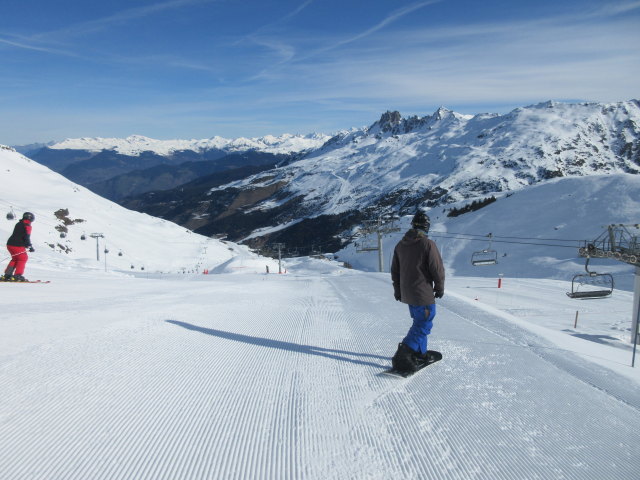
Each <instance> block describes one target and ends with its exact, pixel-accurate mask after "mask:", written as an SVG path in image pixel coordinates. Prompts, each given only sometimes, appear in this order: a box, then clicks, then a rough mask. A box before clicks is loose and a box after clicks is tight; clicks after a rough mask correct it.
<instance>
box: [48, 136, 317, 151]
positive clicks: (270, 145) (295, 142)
mask: <svg viewBox="0 0 640 480" xmlns="http://www.w3.org/2000/svg"><path fill="white" fill-rule="evenodd" d="M329 138H330V137H329V136H328V135H323V134H317V133H316V134H310V135H292V134H284V135H281V136H273V135H267V136H264V137H257V138H242V137H241V138H236V139H227V138H223V137H219V136H214V137H211V138H208V139H201V140H195V139H191V140H180V139H174V140H157V139H153V138H149V137H145V136H144V135H130V136H128V137H126V138H101V137H94V138H87V137H82V138H68V139H66V140H64V141H62V142H59V143H56V144H54V145H51V146H50V147H49V148H51V149H55V150H87V151H90V152H100V151H102V150H114V151H116V152H117V153H120V154H122V155H132V156H135V155H140V154H141V153H142V152H146V151H151V152H154V153H157V154H158V155H170V154H172V153H173V152H176V151H184V150H193V151H196V152H200V151H203V150H209V149H218V150H228V151H230V152H235V151H246V150H257V151H263V152H268V153H283V154H286V153H296V152H299V151H303V150H309V149H314V148H318V147H319V146H321V145H322V144H323V143H324V142H325V141H327V140H328V139H329Z"/></svg>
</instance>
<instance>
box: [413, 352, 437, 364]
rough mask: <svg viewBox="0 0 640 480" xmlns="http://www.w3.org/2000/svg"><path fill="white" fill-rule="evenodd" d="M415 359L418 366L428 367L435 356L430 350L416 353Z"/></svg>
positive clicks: (434, 359)
mask: <svg viewBox="0 0 640 480" xmlns="http://www.w3.org/2000/svg"><path fill="white" fill-rule="evenodd" d="M415 357H416V362H417V363H418V365H424V364H427V365H428V364H430V363H433V362H435V361H436V356H435V355H434V354H433V352H432V351H430V350H427V351H426V352H424V353H416V354H415Z"/></svg>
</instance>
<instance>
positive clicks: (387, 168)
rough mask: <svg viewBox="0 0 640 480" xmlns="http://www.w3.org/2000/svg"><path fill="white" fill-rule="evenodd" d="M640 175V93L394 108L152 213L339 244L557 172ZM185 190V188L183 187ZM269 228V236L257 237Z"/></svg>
mask: <svg viewBox="0 0 640 480" xmlns="http://www.w3.org/2000/svg"><path fill="white" fill-rule="evenodd" d="M638 173H640V102H638V101H637V100H631V101H626V102H619V103H613V104H598V103H580V104H563V103H555V102H546V103H541V104H538V105H533V106H529V107H523V108H517V109H515V110H513V111H512V112H510V113H508V114H505V115H497V114H480V115H475V116H470V115H461V114H458V113H455V112H452V111H449V110H447V109H444V108H440V109H438V110H437V111H436V112H435V113H433V114H432V115H428V116H425V117H417V116H416V117H410V118H403V117H402V116H401V115H400V113H398V112H386V113H384V114H383V115H382V116H381V118H380V120H378V121H376V122H375V123H373V124H372V125H371V126H369V127H367V128H361V129H352V130H349V131H344V132H342V133H340V134H338V135H335V136H334V137H332V138H331V139H330V140H329V141H327V142H326V143H325V144H324V145H323V146H322V147H321V148H319V149H317V150H315V151H313V152H311V153H309V154H307V155H306V156H304V157H303V158H301V159H300V160H297V161H295V162H291V163H288V164H286V165H283V166H280V167H278V168H275V169H272V170H268V171H264V172H261V173H258V174H255V175H251V176H249V177H247V178H244V179H242V180H238V181H235V182H232V183H227V184H224V185H218V186H215V187H214V188H210V189H208V190H206V189H205V188H203V189H202V190H201V191H200V193H199V194H196V193H194V192H193V189H191V190H190V192H191V194H190V196H189V197H188V198H187V197H185V196H183V195H181V194H179V193H172V192H163V193H162V194H157V193H156V194H154V195H146V196H144V197H143V198H142V199H141V200H139V201H137V202H136V205H135V208H140V209H142V210H144V211H153V212H154V214H155V215H160V216H162V217H163V218H170V219H172V220H174V221H176V222H178V223H180V224H182V225H188V226H189V227H190V228H194V229H197V231H200V232H202V233H204V234H206V235H210V234H213V233H221V232H224V233H227V234H229V235H230V238H234V239H237V240H240V239H248V238H251V241H252V242H254V243H255V244H256V245H259V244H260V242H262V241H264V239H265V238H268V239H269V240H271V241H282V242H285V243H289V244H294V245H296V246H302V245H303V244H306V245H308V246H311V245H312V244H313V243H315V244H316V245H317V244H319V243H325V244H329V245H330V248H335V247H336V245H339V244H340V243H339V241H338V240H337V239H338V237H340V236H342V238H344V237H345V235H346V236H349V235H350V233H351V232H350V229H351V227H353V226H354V225H357V224H359V223H361V222H362V221H363V220H366V219H367V218H371V217H373V216H375V215H378V214H379V213H381V212H383V213H395V214H400V215H405V214H409V213H413V212H414V211H415V209H416V207H418V206H422V207H428V208H434V207H439V208H453V207H456V208H459V207H463V206H465V204H467V203H471V201H472V200H474V199H482V198H487V197H491V196H495V197H497V198H502V197H505V196H506V195H508V194H511V193H513V192H516V191H519V190H522V189H524V188H528V187H529V186H531V185H535V184H539V183H542V182H547V181H549V180H551V179H554V178H571V177H585V176H591V175H611V174H623V175H633V176H635V175H637V174H638ZM185 189H186V186H185ZM259 237H261V238H259Z"/></svg>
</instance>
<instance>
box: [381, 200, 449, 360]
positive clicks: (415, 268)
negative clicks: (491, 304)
mask: <svg viewBox="0 0 640 480" xmlns="http://www.w3.org/2000/svg"><path fill="white" fill-rule="evenodd" d="M430 225H431V222H430V219H429V217H428V216H427V215H426V214H425V213H423V212H421V211H418V212H417V213H416V214H415V215H414V217H413V219H412V220H411V226H412V228H411V229H410V230H408V231H407V232H406V233H405V235H404V237H403V238H402V240H400V241H399V242H398V244H397V245H396V247H395V250H394V252H393V261H392V264H391V279H392V281H393V292H394V297H395V299H396V300H397V301H400V302H402V303H406V304H408V305H409V314H410V315H411V318H412V319H413V325H412V326H411V328H410V329H409V332H408V333H407V335H406V336H405V338H404V339H403V340H402V343H400V344H399V345H398V350H397V351H396V353H395V355H394V356H393V359H392V364H393V368H395V369H397V370H400V371H405V372H413V371H415V370H417V369H418V368H419V367H420V365H422V364H424V363H425V362H428V363H430V362H431V361H432V360H433V359H431V358H429V356H430V354H429V353H428V352H427V336H428V335H429V333H431V328H432V326H433V319H434V317H435V316H436V302H435V299H436V298H442V296H443V295H444V277H445V272H444V265H443V263H442V257H441V256H440V252H439V251H438V247H437V246H436V244H435V242H434V241H433V240H431V239H430V238H429V237H428V236H427V233H428V232H429V227H430Z"/></svg>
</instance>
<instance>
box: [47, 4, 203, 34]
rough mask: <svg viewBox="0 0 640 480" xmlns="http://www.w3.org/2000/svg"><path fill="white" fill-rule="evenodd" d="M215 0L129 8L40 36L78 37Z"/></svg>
mask: <svg viewBox="0 0 640 480" xmlns="http://www.w3.org/2000/svg"><path fill="white" fill-rule="evenodd" d="M212 1H215V0H169V1H166V2H162V3H155V4H152V5H147V6H144V7H135V8H129V9H126V10H122V11H119V12H116V13H114V14H112V15H108V16H106V17H102V18H98V19H95V20H88V21H85V22H81V23H77V24H74V25H71V26H69V27H66V28H63V29H59V30H54V31H50V32H46V33H44V34H42V35H43V36H46V37H58V36H61V35H62V36H79V35H85V34H88V33H93V32H97V31H100V30H104V29H106V28H109V27H111V26H113V25H117V24H122V23H126V22H129V21H131V20H137V19H139V18H144V17H148V16H150V15H154V14H156V13H159V12H163V11H166V10H172V9H177V8H185V7H189V6H191V5H196V4H201V3H210V2H212Z"/></svg>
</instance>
